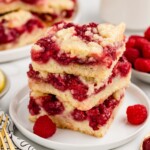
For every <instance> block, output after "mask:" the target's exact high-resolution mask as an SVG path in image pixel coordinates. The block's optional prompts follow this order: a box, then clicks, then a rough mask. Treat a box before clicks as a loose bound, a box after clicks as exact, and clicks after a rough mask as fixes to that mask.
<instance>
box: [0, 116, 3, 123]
mask: <svg viewBox="0 0 150 150" xmlns="http://www.w3.org/2000/svg"><path fill="white" fill-rule="evenodd" d="M2 120H3V114H2V115H1V116H0V125H1V124H2Z"/></svg>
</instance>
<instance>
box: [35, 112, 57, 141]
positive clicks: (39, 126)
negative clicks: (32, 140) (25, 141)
mask: <svg viewBox="0 0 150 150" xmlns="http://www.w3.org/2000/svg"><path fill="white" fill-rule="evenodd" d="M33 131H34V133H35V134H36V135H38V136H40V137H43V138H48V137H51V136H52V135H53V134H54V133H55V132H56V125H55V124H54V123H53V122H52V120H51V119H50V118H49V117H48V116H47V115H44V116H41V117H39V118H38V119H37V120H36V122H35V124H34V127H33Z"/></svg>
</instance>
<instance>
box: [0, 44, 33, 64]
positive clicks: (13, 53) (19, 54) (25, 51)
mask: <svg viewBox="0 0 150 150" xmlns="http://www.w3.org/2000/svg"><path fill="white" fill-rule="evenodd" d="M31 46H32V45H27V46H23V47H19V48H14V49H8V50H4V51H0V63H3V62H8V61H13V60H17V59H21V58H24V57H27V56H30V50H31Z"/></svg>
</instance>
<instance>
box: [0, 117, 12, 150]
mask: <svg viewBox="0 0 150 150" xmlns="http://www.w3.org/2000/svg"><path fill="white" fill-rule="evenodd" d="M2 120H3V115H2V116H0V124H1V123H2ZM7 124H8V115H6V118H5V122H4V124H3V127H2V130H1V132H0V139H1V143H0V146H1V145H2V146H3V148H4V150H5V148H6V145H5V142H4V137H5V138H6V141H7V143H8V145H9V149H10V150H15V148H14V145H13V143H12V141H11V139H10V137H9V135H8V133H7V131H6V127H7ZM0 148H1V147H0ZM6 150H7V149H6Z"/></svg>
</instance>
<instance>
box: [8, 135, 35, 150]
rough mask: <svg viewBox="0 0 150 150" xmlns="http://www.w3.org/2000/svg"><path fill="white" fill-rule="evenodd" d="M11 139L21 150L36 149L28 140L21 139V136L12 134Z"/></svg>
mask: <svg viewBox="0 0 150 150" xmlns="http://www.w3.org/2000/svg"><path fill="white" fill-rule="evenodd" d="M10 137H11V139H12V142H13V144H14V145H15V147H17V148H19V149H20V150H36V149H35V148H34V147H32V146H31V145H30V144H29V143H27V142H26V141H24V140H22V139H20V138H19V137H17V136H15V135H13V134H11V136H10Z"/></svg>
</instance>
